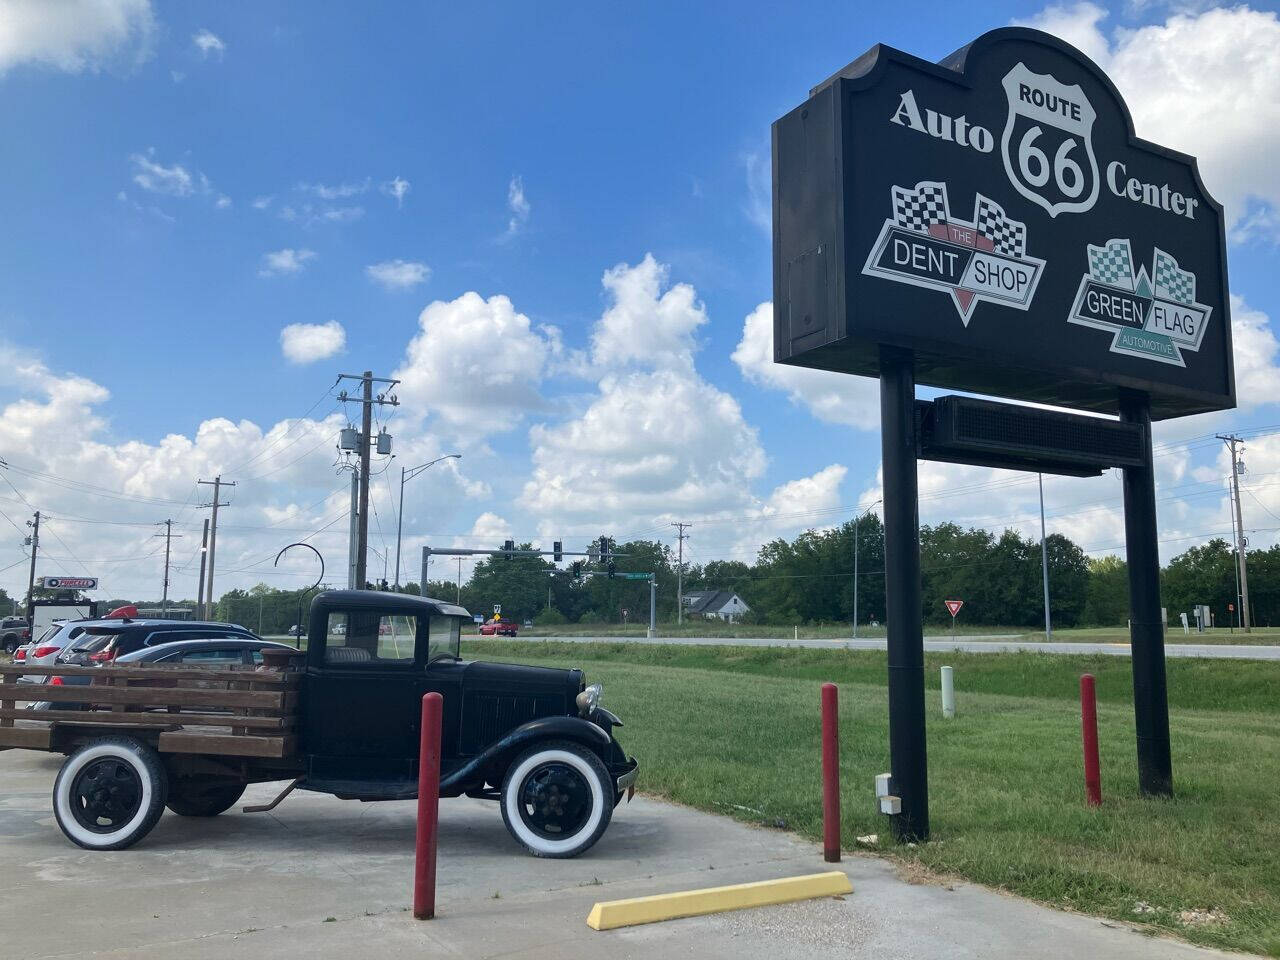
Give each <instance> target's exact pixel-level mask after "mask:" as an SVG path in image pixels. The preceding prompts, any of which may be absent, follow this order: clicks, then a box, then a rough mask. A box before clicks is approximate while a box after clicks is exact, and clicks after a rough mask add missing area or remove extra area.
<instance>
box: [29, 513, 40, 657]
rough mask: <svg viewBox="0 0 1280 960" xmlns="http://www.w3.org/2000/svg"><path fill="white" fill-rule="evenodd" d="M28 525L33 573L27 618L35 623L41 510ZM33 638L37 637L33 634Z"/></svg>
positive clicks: (31, 575) (30, 578) (30, 582)
mask: <svg viewBox="0 0 1280 960" xmlns="http://www.w3.org/2000/svg"><path fill="white" fill-rule="evenodd" d="M27 526H28V527H30V528H31V536H30V537H28V540H30V542H31V573H30V574H29V575H28V576H27V618H28V619H29V620H31V622H32V623H33V624H34V623H35V607H33V606H32V605H31V603H32V601H33V600H35V592H36V551H37V550H39V549H40V511H39V510H37V511H36V516H35V519H34V520H28V521H27ZM32 639H35V637H34V636H33V637H32Z"/></svg>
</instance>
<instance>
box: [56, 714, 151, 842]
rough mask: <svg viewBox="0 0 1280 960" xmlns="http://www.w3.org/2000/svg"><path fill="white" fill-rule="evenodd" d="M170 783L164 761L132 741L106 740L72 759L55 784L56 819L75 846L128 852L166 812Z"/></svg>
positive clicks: (86, 748)
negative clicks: (165, 805) (126, 850)
mask: <svg viewBox="0 0 1280 960" xmlns="http://www.w3.org/2000/svg"><path fill="white" fill-rule="evenodd" d="M168 792H169V778H168V776H167V775H166V773H165V769H164V764H162V763H161V762H160V757H159V755H157V754H156V752H155V751H154V750H153V749H151V747H149V746H147V745H146V744H145V743H141V742H139V741H137V740H134V739H132V738H131V737H103V738H101V739H99V740H94V741H92V742H90V743H87V744H85V745H84V746H83V747H81V748H80V749H78V750H76V751H75V752H74V753H72V754H71V756H70V757H68V758H67V761H66V763H64V764H63V765H62V769H61V770H60V771H58V779H57V780H56V781H55V782H54V784H53V814H54V817H56V818H57V821H58V826H59V827H61V828H62V832H63V833H64V834H66V835H67V839H69V840H70V841H71V842H72V843H75V844H78V845H79V846H82V847H84V848H86V849H88V850H123V849H124V848H125V847H131V846H133V845H134V844H135V843H137V842H138V841H139V840H141V839H142V838H143V837H145V836H146V835H147V834H148V833H150V832H151V828H152V827H154V826H155V825H156V821H157V820H159V819H160V814H162V813H163V812H164V804H165V800H166V799H167V797H168Z"/></svg>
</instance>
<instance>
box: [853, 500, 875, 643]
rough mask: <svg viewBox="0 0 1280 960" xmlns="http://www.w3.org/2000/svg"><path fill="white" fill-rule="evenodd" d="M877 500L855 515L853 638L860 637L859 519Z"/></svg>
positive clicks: (868, 511)
mask: <svg viewBox="0 0 1280 960" xmlns="http://www.w3.org/2000/svg"><path fill="white" fill-rule="evenodd" d="M880 502H881V501H880V500H877V501H876V502H875V503H873V504H871V506H869V507H867V509H866V510H863V511H862V512H861V513H855V514H854V515H853V639H855V640H857V639H858V521H859V520H861V519H862V517H863V515H864V514H868V513H870V512H871V511H872V510H874V509H875V508H876V503H880Z"/></svg>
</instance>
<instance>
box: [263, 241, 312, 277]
mask: <svg viewBox="0 0 1280 960" xmlns="http://www.w3.org/2000/svg"><path fill="white" fill-rule="evenodd" d="M315 255H316V253H315V251H314V250H305V249H303V250H294V249H293V248H292V247H285V248H284V249H283V250H275V251H273V252H271V253H264V254H263V255H262V269H260V270H259V271H258V276H260V277H278V276H280V275H282V274H286V273H300V272H301V271H302V268H303V267H304V266H306V263H307V261H308V260H311V259H313V258H314V257H315Z"/></svg>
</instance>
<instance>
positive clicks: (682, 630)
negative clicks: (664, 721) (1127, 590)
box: [520, 620, 1280, 645]
mask: <svg viewBox="0 0 1280 960" xmlns="http://www.w3.org/2000/svg"><path fill="white" fill-rule="evenodd" d="M955 632H956V636H960V637H978V636H982V637H991V638H993V639H996V638H1000V639H1009V640H1022V641H1026V642H1029V643H1034V642H1043V641H1044V639H1045V635H1044V631H1043V630H1040V631H1028V630H1027V629H1026V627H1008V626H998V625H997V626H991V625H984V624H966V623H963V622H961V623H959V624H957V625H956V631H955ZM658 634H659V636H663V637H717V638H724V639H725V640H726V641H728V640H735V639H738V638H759V639H780V640H788V639H791V638H793V637H796V638H798V639H801V640H848V639H849V638H850V637H851V636H852V635H853V628H852V626H850V625H849V624H847V623H838V624H830V625H823V626H807V627H806V626H799V627H788V626H767V625H760V624H740V623H733V624H730V623H722V622H720V621H717V620H697V621H691V622H688V623H683V624H675V623H660V624H658ZM924 634H925V636H926V637H928V638H930V639H931V640H945V639H947V638H948V637H950V636H951V628H950V627H941V626H935V625H932V624H925V627H924ZM884 635H885V629H884V626H883V625H882V626H878V627H872V626H861V627H859V628H858V637H859V639H863V640H871V639H883V638H884ZM520 636H522V637H566V636H573V637H582V636H585V637H638V638H642V637H644V636H645V625H644V624H640V625H639V626H637V625H635V624H628V625H627V626H625V627H624V626H622V625H620V624H609V623H567V624H564V625H563V626H555V627H525V628H522V629H521V630H520ZM1053 639H1054V640H1055V641H1057V642H1060V643H1128V642H1129V630H1128V628H1127V627H1125V625H1124V624H1120V625H1118V626H1114V627H1069V628H1066V629H1062V630H1054V631H1053ZM1165 643H1210V644H1252V645H1268V644H1280V627H1255V628H1254V630H1253V632H1252V633H1242V632H1240V631H1239V630H1236V631H1234V632H1232V631H1231V630H1230V629H1229V628H1227V627H1214V628H1213V629H1211V630H1206V631H1205V632H1204V633H1196V632H1195V630H1192V631H1191V632H1190V633H1186V634H1184V633H1183V632H1182V627H1181V626H1171V627H1170V628H1169V631H1168V633H1166V634H1165Z"/></svg>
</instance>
